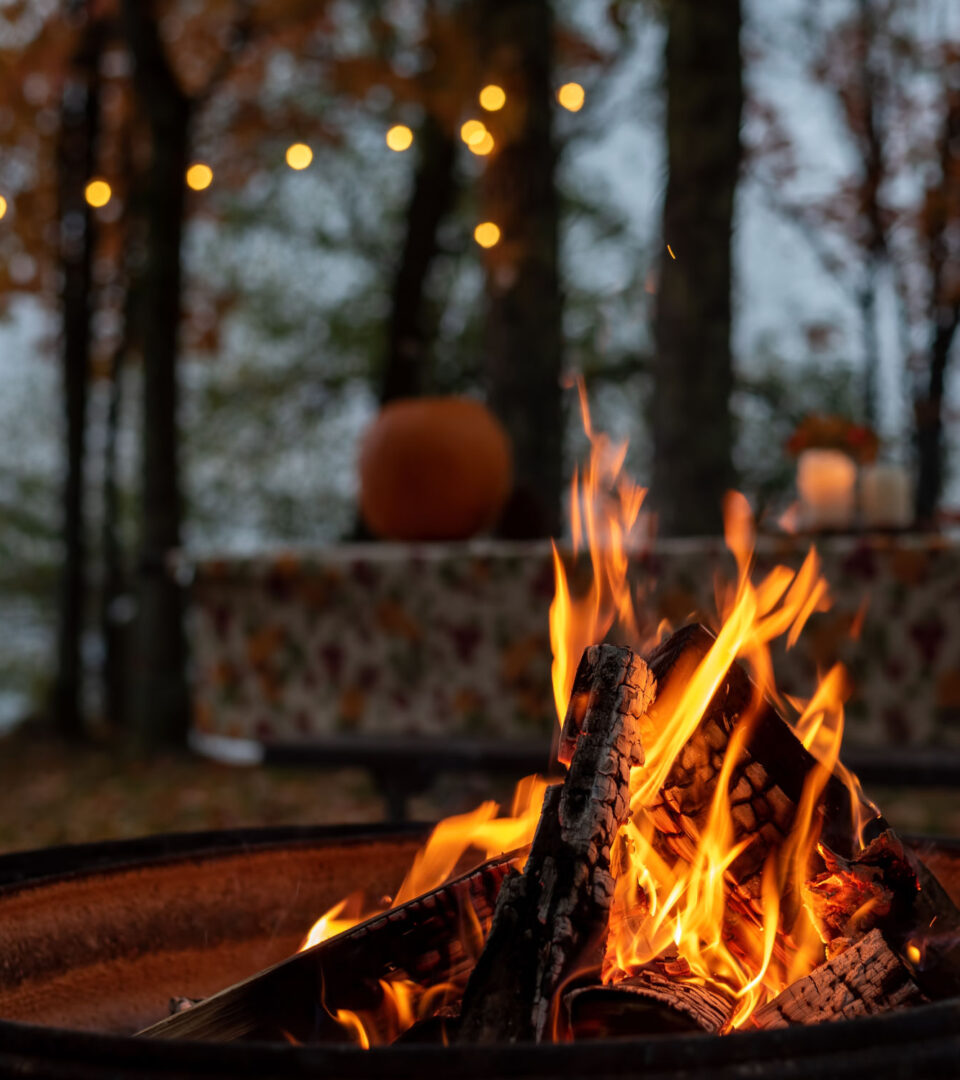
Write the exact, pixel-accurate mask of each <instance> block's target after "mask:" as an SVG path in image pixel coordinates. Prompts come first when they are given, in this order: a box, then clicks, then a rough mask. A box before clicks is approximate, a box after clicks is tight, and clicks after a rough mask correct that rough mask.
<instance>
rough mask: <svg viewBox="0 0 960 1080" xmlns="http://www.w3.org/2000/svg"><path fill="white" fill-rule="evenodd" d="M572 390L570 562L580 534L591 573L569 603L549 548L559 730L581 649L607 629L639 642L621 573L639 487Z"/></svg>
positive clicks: (633, 538) (633, 532)
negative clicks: (577, 454)
mask: <svg viewBox="0 0 960 1080" xmlns="http://www.w3.org/2000/svg"><path fill="white" fill-rule="evenodd" d="M577 391H578V393H579V397H580V415H581V417H582V419H583V428H584V431H585V432H586V434H587V438H588V439H589V440H590V458H589V460H588V462H587V464H586V465H585V466H584V467H583V470H582V473H581V471H580V470H578V469H575V470H574V473H573V480H572V481H571V486H570V524H571V530H572V535H573V553H574V555H575V556H576V555H577V554H579V551H580V548H581V546H582V543H583V540H584V536H586V541H587V550H588V551H589V554H590V563H591V571H592V573H591V577H590V587H589V589H588V590H587V592H586V594H585V595H584V596H582V597H577V598H576V599H574V598H573V597H572V596H571V593H570V586H569V582H568V580H567V572H566V569H565V567H564V565H563V560H562V559H561V558H560V553H559V552H558V551H557V546H556V544H554V545H553V568H554V578H555V581H556V591H555V594H554V598H553V603H552V604H551V605H550V648H551V651H552V653H553V668H552V677H553V697H554V704H555V705H556V710H557V717H558V718H559V720H560V723H561V724H562V723H563V718H564V715H565V713H566V711H567V702H568V701H569V700H570V692H571V690H572V689H573V679H574V676H575V675H576V672H577V664H578V663H579V662H580V657H581V656H582V655H583V651H584V649H586V648H587V647H588V646H590V645H596V644H597V643H598V642H600V641H603V639H604V638H605V637H606V635H607V634H608V633H609V631H610V630H611V629H612V628H613V627H614V625H616V626H617V628H618V630H619V631H620V632H621V633H622V634H623V635H624V636H625V637H626V638H627V639H629V640H632V641H636V640H638V639H639V637H640V634H639V631H638V629H637V621H636V610H635V607H634V600H633V596H632V594H631V591H630V584H629V582H628V581H627V571H628V569H629V565H630V550H631V548H632V547H633V546H634V545H635V544H636V543H637V541H638V539H639V538H640V534H641V529H640V525H641V522H640V508H641V506H642V505H643V500H644V497H645V496H646V489H644V488H641V487H638V486H637V485H636V484H635V483H634V482H633V481H632V480H631V479H630V477H629V476H627V475H626V473H625V472H624V471H623V463H624V459H625V458H626V455H627V443H626V442H622V443H614V442H611V440H610V439H609V437H608V436H606V435H604V434H603V433H602V432H594V430H593V424H592V422H591V419H590V406H589V403H588V401H587V394H586V389H585V387H584V384H583V381H582V380H579V381H578V383H577Z"/></svg>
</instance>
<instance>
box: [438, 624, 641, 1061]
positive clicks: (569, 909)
mask: <svg viewBox="0 0 960 1080" xmlns="http://www.w3.org/2000/svg"><path fill="white" fill-rule="evenodd" d="M655 688H656V684H655V682H654V680H653V678H652V676H651V674H650V671H649V669H648V667H647V665H646V664H645V663H644V662H643V661H642V660H641V659H640V658H639V657H637V656H635V655H634V654H633V653H632V652H631V651H630V650H629V649H618V648H615V647H613V646H611V645H598V646H593V647H591V648H589V649H587V650H586V652H585V653H584V655H583V658H582V660H581V662H580V666H579V668H578V670H577V675H576V679H575V681H574V687H573V693H572V695H571V699H570V706H569V708H568V710H567V716H566V719H565V722H564V727H563V732H562V734H561V751H560V752H561V756H562V757H564V758H566V759H567V760H569V763H570V769H569V772H568V773H567V777H566V779H565V781H564V783H563V785H562V787H554V788H552V789H550V790H549V791H548V792H547V797H546V798H545V799H544V803H543V810H542V812H541V816H540V823H539V825H538V827H537V833H536V836H535V837H534V840H533V845H532V847H531V849H530V856H529V858H528V860H527V863H526V866H525V867H524V870H523V873H522V875H520V874H517V875H514V876H513V877H511V878H509V879H508V880H507V882H506V883H505V884H504V887H503V889H502V890H501V893H500V897H499V899H498V901H497V908H496V913H495V915H494V919H493V925H492V926H491V929H490V936H489V938H488V939H487V944H486V947H485V948H484V951H483V953H482V955H481V957H480V960H479V961H478V963H477V966H476V968H475V970H474V972H473V975H472V976H471V978H470V982H469V983H468V985H467V989H466V992H465V994H464V1001H463V1014H462V1020H461V1024H460V1033H459V1038H460V1039H461V1040H462V1041H464V1042H500V1041H504V1042H514V1041H517V1040H522V1039H536V1040H539V1039H540V1038H541V1037H542V1036H543V1035H544V1032H545V1031H546V1028H547V1022H548V1019H549V1014H550V1007H551V1003H552V1002H553V999H554V995H555V993H556V992H557V990H558V988H559V987H560V985H561V983H562V982H563V981H564V979H565V978H566V977H568V976H569V975H570V974H571V973H572V972H573V971H575V970H577V969H578V967H580V966H591V965H594V966H595V965H596V964H598V963H599V960H600V956H601V953H602V948H603V939H604V936H605V934H606V928H607V922H608V919H609V914H610V904H611V901H612V898H613V877H612V874H611V871H610V847H611V845H612V843H613V840H614V838H615V836H616V834H617V831H618V830H619V828H620V826H621V825H622V824H623V822H624V820H625V818H626V816H627V813H628V809H629V806H628V782H629V777H630V769H631V767H632V766H634V765H639V764H642V762H643V748H642V746H641V743H640V735H639V732H640V721H641V719H642V717H643V716H644V714H645V712H646V710H647V708H648V707H649V706H650V704H651V703H652V701H653V697H654V694H655Z"/></svg>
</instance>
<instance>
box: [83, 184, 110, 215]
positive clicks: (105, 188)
mask: <svg viewBox="0 0 960 1080" xmlns="http://www.w3.org/2000/svg"><path fill="white" fill-rule="evenodd" d="M112 195H113V192H112V191H111V190H110V185H109V184H108V183H107V182H106V180H91V181H90V182H89V183H88V184H87V186H86V187H85V188H84V189H83V197H84V198H85V199H86V200H87V203H88V204H89V205H90V206H92V207H94V209H97V210H99V209H100V207H101V206H106V205H107V203H108V202H109V201H110V197H111V196H112Z"/></svg>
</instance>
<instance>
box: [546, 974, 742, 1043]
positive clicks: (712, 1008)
mask: <svg viewBox="0 0 960 1080" xmlns="http://www.w3.org/2000/svg"><path fill="white" fill-rule="evenodd" d="M689 973H690V972H689V968H688V967H687V965H686V964H685V963H684V962H683V961H676V960H669V959H661V960H657V961H654V962H653V963H652V964H648V965H647V966H646V967H645V968H644V969H643V971H641V972H639V973H638V974H636V975H631V976H630V977H629V978H627V979H623V980H621V981H620V982H618V983H616V984H615V985H612V986H585V987H579V988H577V989H575V990H571V991H570V992H569V993H568V994H566V995H564V999H563V1000H564V1006H565V1007H566V1011H567V1017H568V1022H569V1025H570V1032H571V1034H572V1035H573V1037H574V1038H581V1039H583V1038H588V1039H596V1038H617V1037H637V1036H641V1035H666V1034H672V1033H675V1032H684V1031H706V1032H710V1033H712V1034H719V1033H720V1032H721V1031H723V1029H724V1027H725V1026H726V1024H727V1022H728V1021H729V1019H730V1014H731V1012H732V1002H731V1001H730V999H729V998H727V997H725V996H724V995H723V994H721V993H719V992H718V991H717V990H715V989H712V988H711V987H707V986H701V985H699V984H698V983H695V982H686V981H684V976H685V975H689Z"/></svg>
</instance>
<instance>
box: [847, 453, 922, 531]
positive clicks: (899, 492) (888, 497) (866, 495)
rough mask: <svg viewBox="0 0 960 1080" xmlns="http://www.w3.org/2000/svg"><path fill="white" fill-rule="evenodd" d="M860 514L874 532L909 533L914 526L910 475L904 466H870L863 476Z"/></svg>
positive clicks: (863, 471)
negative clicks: (911, 526) (907, 531)
mask: <svg viewBox="0 0 960 1080" xmlns="http://www.w3.org/2000/svg"><path fill="white" fill-rule="evenodd" d="M860 512H861V515H862V517H863V524H864V525H865V526H866V527H867V528H873V529H905V528H907V527H908V526H909V525H911V524H912V522H913V490H912V484H911V483H910V474H909V472H907V470H906V469H905V468H904V467H903V466H902V465H867V466H866V467H865V468H864V469H863V470H862V472H861V474H860Z"/></svg>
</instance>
